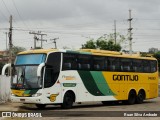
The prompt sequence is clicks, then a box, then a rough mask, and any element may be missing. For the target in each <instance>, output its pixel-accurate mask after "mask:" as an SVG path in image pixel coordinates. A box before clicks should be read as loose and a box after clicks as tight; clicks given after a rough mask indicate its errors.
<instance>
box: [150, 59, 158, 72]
mask: <svg viewBox="0 0 160 120" xmlns="http://www.w3.org/2000/svg"><path fill="white" fill-rule="evenodd" d="M150 63H151V72H156V71H157V61H150Z"/></svg>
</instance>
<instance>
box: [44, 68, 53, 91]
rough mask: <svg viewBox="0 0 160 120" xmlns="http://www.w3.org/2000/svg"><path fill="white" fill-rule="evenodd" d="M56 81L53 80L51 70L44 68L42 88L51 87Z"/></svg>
mask: <svg viewBox="0 0 160 120" xmlns="http://www.w3.org/2000/svg"><path fill="white" fill-rule="evenodd" d="M55 82H56V80H55V79H54V74H53V68H51V67H46V69H45V76H44V88H47V87H51V86H52V85H53V84H54V83H55Z"/></svg>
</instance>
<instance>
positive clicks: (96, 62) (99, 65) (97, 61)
mask: <svg viewBox="0 0 160 120" xmlns="http://www.w3.org/2000/svg"><path fill="white" fill-rule="evenodd" d="M104 62H105V57H101V56H94V57H93V70H95V71H96V70H104V69H105V64H104Z"/></svg>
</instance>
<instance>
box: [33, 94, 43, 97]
mask: <svg viewBox="0 0 160 120" xmlns="http://www.w3.org/2000/svg"><path fill="white" fill-rule="evenodd" d="M41 95H42V93H36V94H33V95H32V97H38V96H41Z"/></svg>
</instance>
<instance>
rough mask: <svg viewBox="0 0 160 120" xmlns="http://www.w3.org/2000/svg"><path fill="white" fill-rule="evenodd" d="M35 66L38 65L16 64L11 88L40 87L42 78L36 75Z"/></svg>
mask: <svg viewBox="0 0 160 120" xmlns="http://www.w3.org/2000/svg"><path fill="white" fill-rule="evenodd" d="M37 68H38V66H16V67H15V75H14V77H13V80H12V86H11V88H17V89H38V88H42V79H38V77H37Z"/></svg>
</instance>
